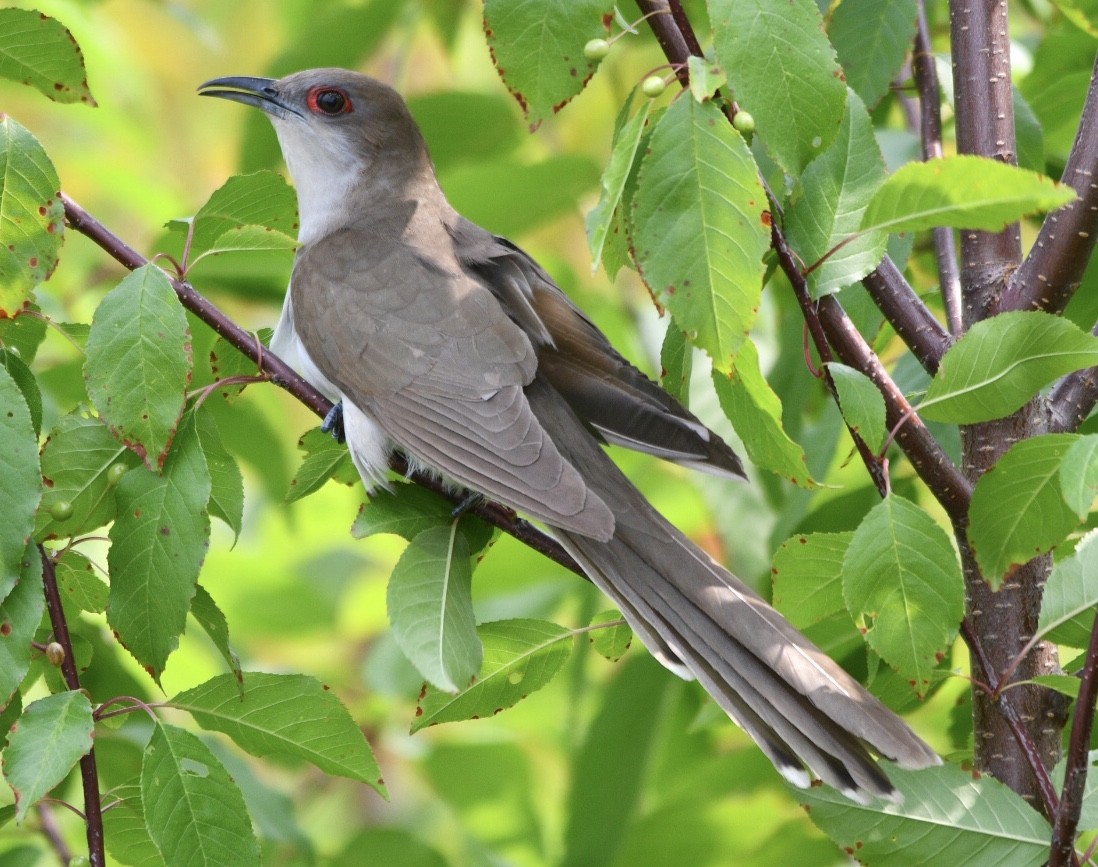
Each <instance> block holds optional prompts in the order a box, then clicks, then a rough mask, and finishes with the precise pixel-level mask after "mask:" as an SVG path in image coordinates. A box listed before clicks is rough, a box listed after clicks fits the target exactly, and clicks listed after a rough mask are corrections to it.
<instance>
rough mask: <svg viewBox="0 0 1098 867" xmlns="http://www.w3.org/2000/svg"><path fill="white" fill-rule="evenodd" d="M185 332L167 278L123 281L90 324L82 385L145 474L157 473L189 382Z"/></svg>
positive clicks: (145, 272)
mask: <svg viewBox="0 0 1098 867" xmlns="http://www.w3.org/2000/svg"><path fill="white" fill-rule="evenodd" d="M190 339H191V336H190V329H189V328H188V327H187V317H186V316H185V315H184V313H183V305H182V304H180V303H179V298H178V297H176V294H175V290H173V289H172V285H171V283H170V282H169V281H168V277H167V275H165V274H164V272H163V271H161V270H160V269H159V268H157V267H156V266H155V265H145V266H144V267H142V268H138V269H137V270H136V271H134V272H133V273H132V274H129V275H128V276H127V277H126V278H125V279H124V280H123V281H122V282H121V283H119V284H118V285H117V286H116V287H115V288H114V289H112V290H111V291H110V292H109V293H108V294H107V297H106V298H104V299H103V301H102V303H101V304H100V305H99V307H98V309H97V310H96V311H95V316H94V317H93V318H92V328H91V333H90V334H89V335H88V350H87V352H88V358H87V361H86V362H85V364H84V378H85V380H87V384H88V396H89V397H90V398H91V400H92V403H94V404H95V408H96V409H97V410H99V415H100V417H101V418H102V419H103V420H104V421H105V422H106V423H107V425H108V426H109V427H110V429H111V432H112V433H113V434H114V435H115V436H116V437H118V439H120V440H121V441H122V442H123V443H125V444H126V445H127V446H129V447H130V448H131V449H133V451H134V452H135V453H136V454H137V455H138V457H140V458H141V459H142V460H143V461H144V462H145V466H147V467H148V468H149V469H153V470H159V469H160V468H161V467H162V466H163V465H164V459H165V457H166V456H167V454H168V446H169V445H170V444H171V441H172V437H173V436H175V431H176V427H177V426H178V424H179V419H180V418H181V417H182V415H183V407H184V403H185V400H186V390H187V384H188V383H189V382H190V379H191V345H190Z"/></svg>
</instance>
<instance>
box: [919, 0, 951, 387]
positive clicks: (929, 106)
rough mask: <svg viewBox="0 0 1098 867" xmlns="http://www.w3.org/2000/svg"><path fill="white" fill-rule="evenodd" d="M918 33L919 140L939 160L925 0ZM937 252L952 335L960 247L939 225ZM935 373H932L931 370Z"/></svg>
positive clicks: (938, 115)
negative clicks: (958, 250)
mask: <svg viewBox="0 0 1098 867" xmlns="http://www.w3.org/2000/svg"><path fill="white" fill-rule="evenodd" d="M918 9H919V12H918V19H917V26H916V30H915V50H914V52H913V53H912V57H911V71H912V73H913V74H914V77H915V87H916V88H917V89H918V91H919V138H920V139H921V141H922V144H923V160H931V159H938V158H940V157H941V156H942V155H943V151H942V89H941V85H940V84H939V83H938V67H937V65H936V64H935V63H934V51H933V48H932V47H931V44H930V27H929V25H928V24H927V20H926V3H925V0H919V3H918ZM934 250H935V252H936V253H937V257H938V281H939V283H940V284H941V291H942V301H943V302H944V303H945V310H946V321H947V322H948V323H949V333H950V334H953V335H957V334H960V333H961V332H962V331H963V330H964V324H963V322H962V319H961V275H960V274H959V273H958V271H957V245H956V243H955V242H954V240H953V230H952V229H950V228H948V227H945V226H938V227H936V228H935V229H934ZM930 372H931V373H933V371H930Z"/></svg>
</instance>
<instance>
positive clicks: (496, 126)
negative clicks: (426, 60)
mask: <svg viewBox="0 0 1098 867" xmlns="http://www.w3.org/2000/svg"><path fill="white" fill-rule="evenodd" d="M407 102H408V109H409V110H410V111H411V112H412V117H414V118H415V119H416V123H417V124H418V125H419V129H420V132H422V133H423V138H424V140H425V141H426V142H427V147H428V148H430V151H431V161H432V162H433V163H434V164H435V167H436V168H437V169H438V170H439V171H440V172H445V171H446V170H447V169H449V168H450V167H452V166H454V165H457V164H460V163H481V162H485V161H490V160H494V159H499V158H501V157H504V156H506V155H507V154H509V153H510V152H512V151H513V150H515V149H516V148H517V147H518V146H519V144H521V142H522V140H523V129H522V126H521V125H520V124H517V123H515V113H514V106H513V105H512V104H511V102H510V101H509V100H508V99H507V98H506V97H504V96H503V95H502V94H497V93H496V92H492V93H476V92H473V91H460V90H443V91H433V92H431V93H421V94H416V95H414V96H409V97H408V100H407Z"/></svg>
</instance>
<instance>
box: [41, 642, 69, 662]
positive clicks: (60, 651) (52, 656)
mask: <svg viewBox="0 0 1098 867" xmlns="http://www.w3.org/2000/svg"><path fill="white" fill-rule="evenodd" d="M46 659H48V660H49V661H50V665H53V666H57V667H60V666H61V663H62V662H64V661H65V648H63V647H62V646H61V645H60V644H58V643H57V642H56V641H51V642H50V643H49V644H47V645H46Z"/></svg>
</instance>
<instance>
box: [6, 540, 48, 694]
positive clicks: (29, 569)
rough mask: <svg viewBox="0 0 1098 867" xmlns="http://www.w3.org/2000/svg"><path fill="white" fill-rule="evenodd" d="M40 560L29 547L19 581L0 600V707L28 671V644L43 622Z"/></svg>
mask: <svg viewBox="0 0 1098 867" xmlns="http://www.w3.org/2000/svg"><path fill="white" fill-rule="evenodd" d="M45 609H46V600H45V597H44V596H43V595H42V558H41V557H40V556H39V554H38V549H37V548H35V547H34V546H33V545H28V546H27V549H26V555H25V557H24V559H23V563H22V569H21V571H20V574H19V581H18V583H16V585H15V587H14V588H9V590H8V592H7V593H6V595H5V596H4V598H3V599H2V600H0V704H5V705H6V704H7V703H8V701H9V699H10V698H11V696H12V693H14V692H15V690H16V689H17V688H18V687H19V684H20V683H21V682H22V680H23V677H24V676H25V675H26V673H27V671H28V670H29V669H30V663H31V652H32V650H33V648H32V647H31V642H32V641H33V640H34V633H35V631H36V630H37V629H38V625H39V624H40V623H41V622H42V614H43V612H44V611H45Z"/></svg>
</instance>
